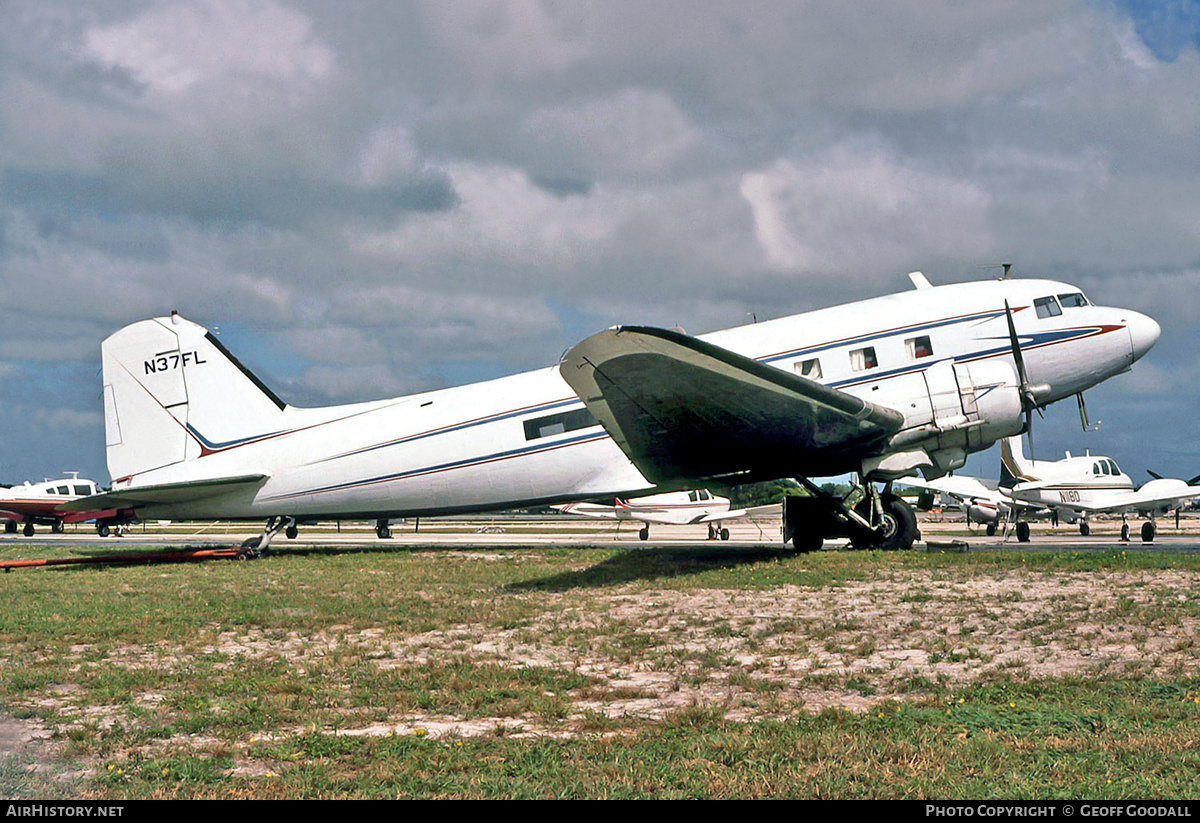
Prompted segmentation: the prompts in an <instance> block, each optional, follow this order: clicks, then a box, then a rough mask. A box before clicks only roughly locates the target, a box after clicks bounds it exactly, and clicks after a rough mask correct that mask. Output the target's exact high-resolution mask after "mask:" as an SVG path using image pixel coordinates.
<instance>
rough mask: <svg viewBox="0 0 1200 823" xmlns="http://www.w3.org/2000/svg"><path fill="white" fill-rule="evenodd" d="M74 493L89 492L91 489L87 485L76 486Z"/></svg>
mask: <svg viewBox="0 0 1200 823" xmlns="http://www.w3.org/2000/svg"><path fill="white" fill-rule="evenodd" d="M75 493H76V494H91V493H92V490H91V489H90V488H88V487H87V486H76V487H75Z"/></svg>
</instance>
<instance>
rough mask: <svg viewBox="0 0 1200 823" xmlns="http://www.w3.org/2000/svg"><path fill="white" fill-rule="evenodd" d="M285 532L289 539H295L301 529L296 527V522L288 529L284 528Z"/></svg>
mask: <svg viewBox="0 0 1200 823" xmlns="http://www.w3.org/2000/svg"><path fill="white" fill-rule="evenodd" d="M283 533H284V534H285V535H286V536H287V539H288V540H295V539H296V535H298V534H300V529H298V528H296V524H295V523H293V524H292V525H290V526H288V527H287V528H286V529H284V530H283Z"/></svg>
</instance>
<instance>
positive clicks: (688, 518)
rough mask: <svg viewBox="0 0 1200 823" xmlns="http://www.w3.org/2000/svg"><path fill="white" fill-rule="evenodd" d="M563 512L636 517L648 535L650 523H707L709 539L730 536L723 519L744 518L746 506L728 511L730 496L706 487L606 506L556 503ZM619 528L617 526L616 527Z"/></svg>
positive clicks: (641, 534)
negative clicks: (716, 492)
mask: <svg viewBox="0 0 1200 823" xmlns="http://www.w3.org/2000/svg"><path fill="white" fill-rule="evenodd" d="M554 508H556V509H558V510H559V511H560V512H562V513H563V514H581V515H583V516H585V517H602V518H607V519H609V520H617V521H622V520H637V521H640V522H641V523H643V524H644V525H643V526H642V528H641V530H640V531H639V532H638V537H640V538H641V539H642V540H648V539H649V538H650V526H651V524H653V523H659V524H667V525H676V526H678V525H685V524H690V523H706V524H708V539H709V540H713V539H715V538H718V537H719V538H721V539H722V540H728V539H729V529H727V528H725V527H724V526H723V525H722V524H723V523H724V522H725V521H726V520H733V519H735V518H738V517H744V516H745V515H746V514H747V511H746V509H736V510H734V511H730V510H729V498H728V497H720V496H718V495H715V494H713V493H712V492H710V491H709V490H708V489H688V490H687V491H678V492H663V493H662V494H652V495H648V496H646V497H631V498H629V499H628V500H622V499H621V498H619V497H618V498H617V499H616V500H615V501H614V504H613V505H611V506H609V505H606V504H603V503H591V502H579V503H567V504H565V505H562V506H555V507H554ZM618 528H619V526H618Z"/></svg>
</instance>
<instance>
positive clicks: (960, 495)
mask: <svg viewBox="0 0 1200 823" xmlns="http://www.w3.org/2000/svg"><path fill="white" fill-rule="evenodd" d="M1000 465H1001V478H1000V482H999V484H998V485H997V486H996V487H995V488H989V487H988V485H987V484H985V483H984V482H983V481H981V480H978V479H977V478H974V477H943V478H941V479H938V480H933V481H930V482H927V483H922V482H920V481H914V482H913V483H912V485H919V486H922V487H924V488H929V489H933V490H935V491H940V492H942V493H944V494H949V495H950V496H952V497H954V498H956V499H958V500H959V501H961V505H962V506H963V508H964V510H965V511H967V516H968V517H970V518H971V519H972V520H975V521H976V522H980V523H986V524H987V526H988V533H989V534H994V533H995V525H996V523H998V522H999V521H1001V520H1004V519H1007V518H1008V517H1010V516H1015V517H1016V518H1017V524H1016V533H1017V539H1018V540H1019V541H1021V542H1022V543H1024V542H1027V541H1028V540H1029V524H1028V523H1027V522H1025V521H1024V520H1022V519H1021V517H1022V516H1023V515H1024V514H1025V513H1027V512H1031V511H1038V510H1049V511H1053V512H1056V513H1058V514H1060V515H1061V516H1063V519H1065V520H1068V521H1070V522H1078V524H1079V533H1080V534H1082V535H1084V536H1087V535H1088V534H1090V533H1091V525H1090V523H1089V522H1088V518H1089V516H1090V515H1093V514H1120V515H1122V521H1124V515H1126V514H1129V513H1136V514H1140V515H1142V516H1143V517H1147V518H1150V519H1149V520H1147V521H1146V522H1145V523H1143V524H1142V529H1141V536H1142V540H1143V541H1144V542H1146V543H1149V542H1151V541H1153V540H1154V535H1155V531H1156V528H1155V523H1154V518H1155V517H1156V516H1158V515H1164V514H1166V513H1167V512H1169V511H1170V510H1171V509H1178V508H1179V507H1180V506H1183V505H1184V504H1186V503H1187V502H1189V501H1191V500H1193V499H1195V498H1197V497H1200V486H1197V485H1195V483H1196V482H1197V481H1200V477H1197V478H1192V479H1191V480H1188V481H1184V480H1175V479H1172V478H1168V477H1159V476H1157V475H1154V479H1153V480H1151V481H1149V482H1147V483H1145V484H1144V485H1142V486H1141V488H1136V489H1135V488H1134V484H1133V480H1131V479H1130V478H1129V476H1128V475H1126V474H1124V473H1123V472H1122V471H1121V470H1120V469H1119V468H1118V467H1117V464H1116V463H1115V462H1114V461H1113V460H1112V459H1111V458H1108V457H1097V456H1093V455H1091V454H1087V455H1084V456H1082V457H1072V456H1071V453H1070V452H1067V455H1066V457H1064V458H1063V459H1062V460H1031V459H1028V458H1026V457H1025V454H1024V449H1023V447H1022V445H1021V438H1020V437H1019V436H1017V437H1010V438H1006V439H1005V440H1004V442H1003V444H1002V445H1001V447H1000ZM906 482H907V481H906ZM1121 539H1122V540H1128V539H1129V524H1128V523H1125V522H1122V524H1121Z"/></svg>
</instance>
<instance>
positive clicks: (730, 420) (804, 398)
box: [560, 326, 903, 483]
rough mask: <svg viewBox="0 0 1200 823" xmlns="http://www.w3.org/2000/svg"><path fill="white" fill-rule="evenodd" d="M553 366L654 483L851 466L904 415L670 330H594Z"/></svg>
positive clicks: (809, 472)
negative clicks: (596, 332) (558, 369)
mask: <svg viewBox="0 0 1200 823" xmlns="http://www.w3.org/2000/svg"><path fill="white" fill-rule="evenodd" d="M560 372H561V374H562V376H563V378H564V379H565V380H566V381H567V383H568V384H569V385H570V386H571V388H572V389H574V390H575V393H576V394H578V395H579V397H580V399H581V400H583V402H584V405H586V406H587V408H588V410H589V411H591V412H592V414H593V415H594V416H595V417H596V419H597V420H598V421H599V422H600V423H601V425H603V426H604V428H605V430H606V431H607V432H608V433H609V435H611V436H612V438H613V440H614V441H615V442H616V443H617V444H618V445H619V446H620V447H621V449H622V450H623V451H624V452H625V454H626V455H627V456H628V457H629V459H630V460H631V461H632V462H633V464H634V465H635V466H636V467H637V468H638V470H639V471H641V473H642V474H643V476H645V477H646V479H648V480H650V481H651V482H654V483H670V482H676V481H679V480H681V479H685V478H688V479H693V478H694V479H727V478H729V479H731V478H736V479H737V480H739V481H745V480H747V479H751V478H764V479H765V478H771V477H786V476H794V475H797V474H802V475H806V476H826V475H831V474H839V473H841V472H844V471H856V470H858V469H859V467H860V465H861V459H862V457H864V456H866V455H869V454H871V453H872V451H873V450H875V449H877V447H879V446H880V445H882V444H883V442H884V441H885V440H886V439H887V438H888V437H890V436H891V435H892V434H893V433H895V432H896V431H897V430H899V429H900V427H901V425H902V424H903V416H902V415H901V414H900V413H899V412H898V411H896V410H894V409H890V408H887V407H884V406H877V405H874V404H872V403H868V402H866V401H864V400H861V399H860V398H857V397H854V396H852V395H849V394H846V393H845V392H840V391H837V390H835V389H830V388H828V387H826V386H823V385H821V384H820V383H817V382H815V381H812V380H808V379H806V378H803V377H800V376H799V375H795V374H791V373H790V372H785V371H782V370H781V369H777V368H775V367H773V366H767V365H764V364H762V363H759V362H757V361H756V360H753V359H751V358H748V357H745V356H743V355H740V354H736V353H735V352H732V351H729V350H728V349H723V348H721V347H719V346H715V345H712V344H711V343H707V342H705V341H702V340H698V339H696V338H694V337H689V336H687V335H685V334H681V333H678V332H674V331H668V330H666V329H658V328H652V327H645V326H624V327H615V328H612V329H607V330H605V331H602V332H599V333H598V334H594V335H592V336H591V337H588V338H587V339H585V340H583V341H582V342H580V343H579V344H578V345H576V346H575V347H574V348H572V349H571V350H570V351H568V352H567V354H566V355H565V356H564V357H563V360H562V362H561V364H560Z"/></svg>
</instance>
